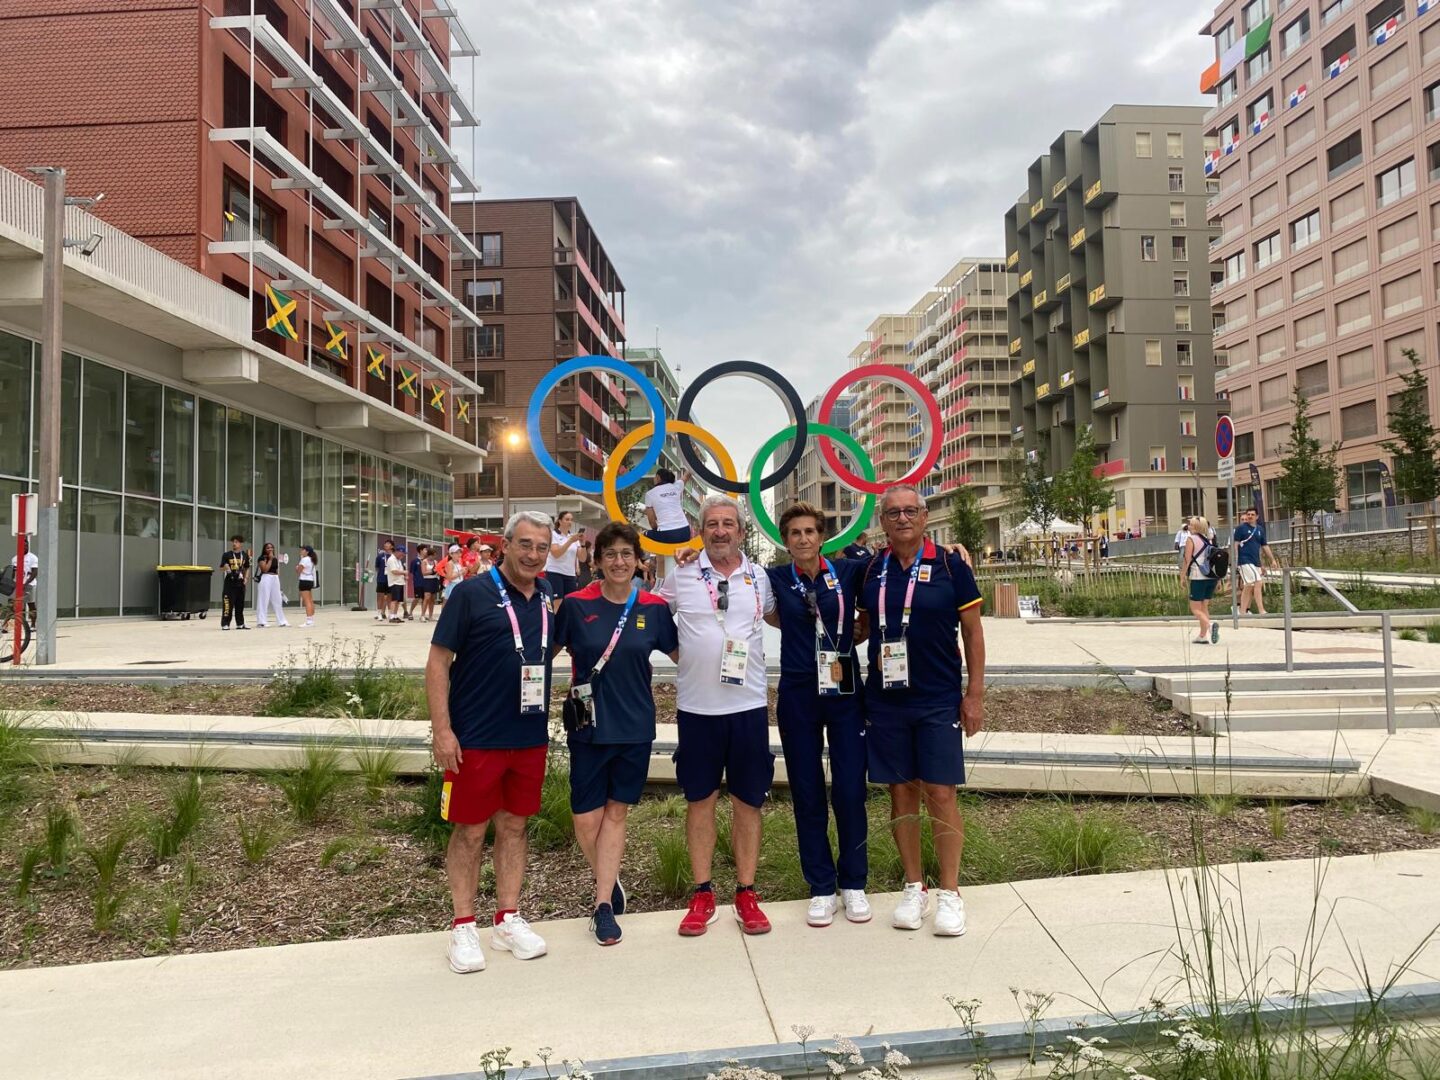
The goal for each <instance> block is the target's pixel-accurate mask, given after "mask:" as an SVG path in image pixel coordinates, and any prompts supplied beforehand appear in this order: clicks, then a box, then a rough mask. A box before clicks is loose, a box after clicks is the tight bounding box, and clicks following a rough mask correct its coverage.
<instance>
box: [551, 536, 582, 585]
mask: <svg viewBox="0 0 1440 1080" xmlns="http://www.w3.org/2000/svg"><path fill="white" fill-rule="evenodd" d="M574 535H575V534H574V533H573V532H572V533H571V534H570V535H569V536H566V535H565V534H564V533H558V532H555V531H554V530H553V529H552V530H551V531H550V554H549V555H547V556H546V557H545V572H546V573H547V574H565V575H566V576H568V577H574V576H575V557H576V556H577V555H579V554H580V541H578V540H576V541H575V543H573V544H571V545H570V548H569V550H567V551H566V552H565V553H564V554H563V555H559V556H557V555H556V554H555V552H556V550H557V549H558V548H559V547H560V545H561V544H563V543H565V541H566V540H569V539H570V537H571V536H574Z"/></svg>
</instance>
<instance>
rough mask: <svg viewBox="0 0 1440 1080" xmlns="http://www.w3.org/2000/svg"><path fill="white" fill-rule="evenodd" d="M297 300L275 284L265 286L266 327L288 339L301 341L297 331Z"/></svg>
mask: <svg viewBox="0 0 1440 1080" xmlns="http://www.w3.org/2000/svg"><path fill="white" fill-rule="evenodd" d="M296 306H297V301H295V300H292V299H291V298H290V297H288V296H286V295H285V294H284V293H282V292H281V291H280V290H279V289H277V288H275V286H274V285H266V286H265V329H267V330H274V331H275V333H277V334H279V335H280V336H281V337H283V338H284V339H285V340H287V341H299V340H300V335H299V334H297V333H295V308H296Z"/></svg>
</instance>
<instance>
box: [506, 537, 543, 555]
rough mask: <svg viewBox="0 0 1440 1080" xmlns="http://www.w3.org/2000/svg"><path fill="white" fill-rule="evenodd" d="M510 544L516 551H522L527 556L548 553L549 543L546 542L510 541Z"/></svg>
mask: <svg viewBox="0 0 1440 1080" xmlns="http://www.w3.org/2000/svg"><path fill="white" fill-rule="evenodd" d="M510 543H511V545H512V546H513V547H514V548H515V549H516V550H518V551H523V552H525V554H527V555H531V554H534V555H544V554H547V553H548V552H549V551H550V541H548V540H541V541H540V542H539V543H536V542H535V541H534V540H512V541H510Z"/></svg>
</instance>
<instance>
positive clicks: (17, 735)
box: [0, 709, 45, 810]
mask: <svg viewBox="0 0 1440 1080" xmlns="http://www.w3.org/2000/svg"><path fill="white" fill-rule="evenodd" d="M44 760H45V759H44V755H43V754H42V752H41V750H40V735H39V733H38V732H37V731H36V730H35V729H34V728H33V727H31V726H30V725H29V724H27V723H25V720H24V718H23V717H21V716H20V715H19V714H17V713H13V712H10V711H8V710H3V709H0V810H3V809H6V808H8V807H11V806H15V805H18V804H20V803H22V802H24V801H25V799H26V796H27V793H28V791H29V784H28V783H27V779H28V776H27V774H28V773H29V771H30V770H31V769H34V768H36V767H37V766H39V765H42V764H44Z"/></svg>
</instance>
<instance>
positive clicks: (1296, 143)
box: [1285, 109, 1315, 154]
mask: <svg viewBox="0 0 1440 1080" xmlns="http://www.w3.org/2000/svg"><path fill="white" fill-rule="evenodd" d="M1314 138H1315V110H1314V109H1311V110H1310V111H1309V112H1307V113H1305V115H1304V116H1302V117H1300V119H1298V120H1296V121H1294V122H1292V123H1289V124H1286V125H1285V152H1286V153H1287V154H1290V153H1294V152H1295V151H1296V150H1299V149H1300V148H1301V147H1302V146H1305V145H1307V144H1309V143H1310V142H1312V141H1313V140H1314Z"/></svg>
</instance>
